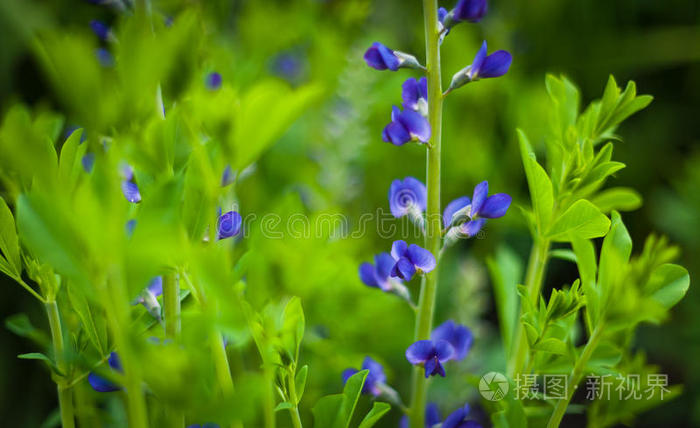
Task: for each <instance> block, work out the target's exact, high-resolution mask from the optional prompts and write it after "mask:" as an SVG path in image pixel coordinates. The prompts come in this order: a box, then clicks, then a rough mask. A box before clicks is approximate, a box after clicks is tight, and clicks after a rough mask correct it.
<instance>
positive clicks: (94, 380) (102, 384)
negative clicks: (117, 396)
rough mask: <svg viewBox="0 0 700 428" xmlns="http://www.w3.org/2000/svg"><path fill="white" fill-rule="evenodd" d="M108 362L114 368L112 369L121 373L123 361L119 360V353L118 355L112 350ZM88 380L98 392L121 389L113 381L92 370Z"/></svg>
mask: <svg viewBox="0 0 700 428" xmlns="http://www.w3.org/2000/svg"><path fill="white" fill-rule="evenodd" d="M107 363H108V364H109V367H111V368H112V370H115V371H117V372H120V373H121V371H122V364H121V361H119V355H117V353H116V352H112V353H111V354H109V359H108V360H107ZM88 382H89V383H90V386H92V389H94V390H95V391H98V392H112V391H118V390H119V389H121V388H120V387H119V386H118V385H115V384H114V383H112V382H111V381H109V380H107V379H105V378H103V377H102V376H100V375H98V374H96V373H93V372H90V374H89V375H88Z"/></svg>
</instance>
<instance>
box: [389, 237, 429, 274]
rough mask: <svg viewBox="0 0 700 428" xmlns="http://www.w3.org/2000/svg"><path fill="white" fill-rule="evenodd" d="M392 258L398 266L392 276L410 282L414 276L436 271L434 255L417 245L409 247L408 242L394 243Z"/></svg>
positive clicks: (392, 271)
mask: <svg viewBox="0 0 700 428" xmlns="http://www.w3.org/2000/svg"><path fill="white" fill-rule="evenodd" d="M391 256H392V257H393V258H394V260H395V261H396V264H395V265H394V267H393V268H392V270H391V276H397V277H399V278H402V279H405V280H406V281H410V280H411V278H413V275H415V274H416V273H417V274H419V275H420V274H423V273H428V272H430V271H432V270H433V269H435V265H436V262H435V257H434V256H433V254H432V253H431V252H430V251H428V250H426V249H425V248H421V247H419V246H418V245H416V244H411V245H408V244H406V241H403V240H398V241H394V244H393V245H392V246H391Z"/></svg>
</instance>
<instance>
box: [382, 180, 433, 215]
mask: <svg viewBox="0 0 700 428" xmlns="http://www.w3.org/2000/svg"><path fill="white" fill-rule="evenodd" d="M427 195H428V192H427V190H426V188H425V184H423V183H421V182H420V180H418V179H417V178H414V177H410V176H409V177H406V178H404V179H403V180H394V181H392V182H391V187H389V209H390V210H391V214H392V215H393V216H394V217H396V218H401V217H403V216H405V215H409V216H411V215H413V216H415V215H418V216H420V215H421V214H422V213H423V211H425V209H426V207H427V204H428V196H427Z"/></svg>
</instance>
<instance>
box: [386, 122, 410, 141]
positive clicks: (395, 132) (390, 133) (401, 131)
mask: <svg viewBox="0 0 700 428" xmlns="http://www.w3.org/2000/svg"><path fill="white" fill-rule="evenodd" d="M382 141H384V142H386V143H391V144H393V145H395V146H403V145H404V144H406V143H408V142H409V141H411V134H410V133H409V132H408V130H407V129H406V128H405V127H404V126H403V125H402V124H401V123H399V122H389V124H388V125H387V126H385V127H384V130H382Z"/></svg>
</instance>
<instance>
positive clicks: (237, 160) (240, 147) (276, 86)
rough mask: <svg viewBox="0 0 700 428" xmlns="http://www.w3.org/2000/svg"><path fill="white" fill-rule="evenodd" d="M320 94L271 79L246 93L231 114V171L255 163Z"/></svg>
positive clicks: (318, 90)
mask: <svg viewBox="0 0 700 428" xmlns="http://www.w3.org/2000/svg"><path fill="white" fill-rule="evenodd" d="M320 94H321V88H320V87H318V86H305V87H303V88H300V89H296V90H291V89H290V88H289V87H288V86H287V85H285V84H283V83H281V82H278V81H275V80H270V81H265V82H261V83H259V84H257V85H256V86H254V87H252V88H251V89H250V90H248V92H247V93H246V94H245V95H244V96H243V99H242V100H241V104H240V108H239V109H238V110H237V112H236V115H235V121H234V123H236V128H235V131H234V136H233V149H234V150H233V152H234V155H233V158H232V161H233V162H232V168H233V169H234V170H238V171H240V170H242V169H243V168H245V167H247V166H248V165H250V164H251V163H252V162H254V161H255V160H257V158H258V157H259V156H260V155H261V154H262V152H263V151H264V150H265V149H266V148H267V147H268V146H270V145H271V144H272V143H274V142H275V140H277V139H278V138H279V137H280V136H281V135H282V134H283V133H284V131H286V130H287V128H289V126H290V125H291V124H292V123H293V122H294V121H295V120H296V119H297V118H298V117H299V116H300V115H301V114H302V113H303V112H304V111H305V110H306V109H307V108H308V107H309V105H310V104H311V103H312V102H314V101H315V100H316V99H317V98H318V97H319V95H320Z"/></svg>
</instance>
